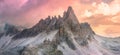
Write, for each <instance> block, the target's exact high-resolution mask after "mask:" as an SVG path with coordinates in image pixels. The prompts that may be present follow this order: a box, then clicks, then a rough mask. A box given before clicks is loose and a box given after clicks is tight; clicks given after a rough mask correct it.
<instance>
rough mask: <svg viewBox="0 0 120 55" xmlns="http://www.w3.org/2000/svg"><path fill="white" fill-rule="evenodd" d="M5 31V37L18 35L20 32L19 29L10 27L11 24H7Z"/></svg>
mask: <svg viewBox="0 0 120 55" xmlns="http://www.w3.org/2000/svg"><path fill="white" fill-rule="evenodd" d="M4 30H5V35H13V34H17V33H19V32H20V31H19V30H18V29H17V27H15V26H13V25H10V24H5V27H4Z"/></svg>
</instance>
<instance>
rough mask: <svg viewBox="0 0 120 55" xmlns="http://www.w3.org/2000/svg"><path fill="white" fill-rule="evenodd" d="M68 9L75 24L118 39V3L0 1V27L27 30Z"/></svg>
mask: <svg viewBox="0 0 120 55" xmlns="http://www.w3.org/2000/svg"><path fill="white" fill-rule="evenodd" d="M68 6H72V7H73V9H74V12H75V14H76V16H77V17H78V20H79V22H80V23H81V22H88V23H90V25H91V27H92V28H93V30H94V31H95V32H96V33H97V34H99V35H103V36H120V0H0V26H2V25H3V24H4V23H10V24H14V25H20V26H25V27H31V26H33V25H34V24H36V23H37V22H38V21H39V20H40V19H42V18H43V19H44V18H46V17H47V16H48V15H50V16H54V15H61V16H62V14H63V12H64V11H65V10H67V8H68Z"/></svg>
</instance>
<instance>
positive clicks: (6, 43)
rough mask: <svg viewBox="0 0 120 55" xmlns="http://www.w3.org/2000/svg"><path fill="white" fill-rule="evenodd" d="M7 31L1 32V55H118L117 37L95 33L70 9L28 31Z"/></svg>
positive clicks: (118, 40) (13, 28)
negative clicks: (79, 20)
mask: <svg viewBox="0 0 120 55" xmlns="http://www.w3.org/2000/svg"><path fill="white" fill-rule="evenodd" d="M6 29H7V30H6V31H5V32H4V33H0V55H120V38H106V37H102V36H100V35H97V34H95V33H94V31H93V30H92V29H91V27H90V25H89V24H88V23H79V22H78V20H77V18H76V16H75V14H74V11H73V10H72V8H71V7H69V8H68V10H67V12H64V15H63V17H60V16H59V17H58V18H57V17H53V18H52V19H51V18H50V17H48V18H46V19H45V20H41V21H40V22H39V23H37V24H36V25H35V26H33V27H32V28H30V29H24V30H22V31H18V30H17V28H15V27H13V26H9V25H8V26H7V28H6Z"/></svg>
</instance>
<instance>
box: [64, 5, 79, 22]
mask: <svg viewBox="0 0 120 55" xmlns="http://www.w3.org/2000/svg"><path fill="white" fill-rule="evenodd" d="M63 18H64V19H65V21H67V22H68V21H71V22H72V23H73V24H79V21H78V19H77V17H76V15H75V13H74V11H73V9H72V7H71V6H69V7H68V10H67V12H64V16H63Z"/></svg>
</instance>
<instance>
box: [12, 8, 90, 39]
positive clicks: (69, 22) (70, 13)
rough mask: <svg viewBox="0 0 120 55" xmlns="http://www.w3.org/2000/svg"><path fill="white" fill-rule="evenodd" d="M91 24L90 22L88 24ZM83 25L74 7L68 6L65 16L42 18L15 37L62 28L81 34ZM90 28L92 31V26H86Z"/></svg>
mask: <svg viewBox="0 0 120 55" xmlns="http://www.w3.org/2000/svg"><path fill="white" fill-rule="evenodd" d="M88 25H89V24H88ZM82 26H83V25H81V24H80V23H79V21H78V19H77V17H76V16H75V13H74V10H73V9H72V7H71V6H69V7H68V9H67V11H65V12H64V14H63V17H61V16H60V15H59V16H58V17H56V16H54V17H50V16H48V17H47V18H46V19H41V20H40V21H39V22H38V23H37V24H36V25H34V26H33V27H32V28H30V29H25V30H23V31H22V32H20V33H19V34H17V35H16V36H15V37H14V39H17V38H18V39H19V38H22V37H30V36H35V35H38V34H39V33H41V32H44V31H46V32H50V31H53V30H59V29H60V28H65V29H68V30H70V31H71V32H73V33H74V34H79V33H80V31H81V29H83V28H81V27H82ZM86 29H90V30H89V31H92V29H91V28H90V27H88V28H86ZM89 31H86V30H84V31H82V32H83V34H84V32H89Z"/></svg>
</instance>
